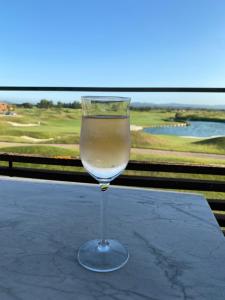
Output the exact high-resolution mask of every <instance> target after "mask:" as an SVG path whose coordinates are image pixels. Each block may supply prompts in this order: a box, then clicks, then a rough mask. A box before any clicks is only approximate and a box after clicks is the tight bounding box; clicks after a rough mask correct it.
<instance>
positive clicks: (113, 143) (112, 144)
mask: <svg viewBox="0 0 225 300" xmlns="http://www.w3.org/2000/svg"><path fill="white" fill-rule="evenodd" d="M129 153H130V124H129V118H128V117H126V116H91V117H83V118H82V126H81V136H80V155H81V160H82V163H83V166H84V167H85V168H86V170H87V171H88V172H89V173H90V174H91V175H93V176H94V177H95V178H96V179H109V181H110V180H112V179H113V178H115V177H116V176H118V175H119V174H120V173H121V172H122V171H123V170H124V169H125V167H126V165H127V163H128V160H129Z"/></svg>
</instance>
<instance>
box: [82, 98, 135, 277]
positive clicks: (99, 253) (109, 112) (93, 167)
mask: <svg viewBox="0 0 225 300" xmlns="http://www.w3.org/2000/svg"><path fill="white" fill-rule="evenodd" d="M81 102H82V124H81V135H80V156H81V160H82V163H83V166H84V168H85V169H86V170H87V171H88V173H89V174H90V175H91V176H93V177H94V178H95V179H96V180H97V181H98V182H99V184H100V189H101V191H102V196H103V198H102V204H101V227H102V228H101V237H100V239H96V240H91V241H88V242H86V243H85V244H84V245H82V246H81V247H80V249H79V252H78V261H79V263H80V264H81V265H82V266H84V267H85V268H87V269H89V270H92V271H97V272H109V271H114V270H117V269H119V268H121V267H122V266H124V265H125V263H126V262H127V260H128V258H129V254H128V251H127V249H126V248H125V247H124V246H123V245H121V244H120V243H119V242H118V241H116V240H111V239H107V237H105V221H104V220H105V218H106V217H107V216H105V213H104V211H105V205H106V198H105V197H104V196H105V192H106V190H107V189H108V187H109V184H110V182H111V181H112V180H113V179H114V178H116V177H117V176H118V175H119V174H120V173H121V172H122V171H123V170H124V169H125V168H126V165H127V163H128V161H129V154H130V122H129V104H130V98H125V97H94V96H93V97H92V96H88V97H82V99H81Z"/></svg>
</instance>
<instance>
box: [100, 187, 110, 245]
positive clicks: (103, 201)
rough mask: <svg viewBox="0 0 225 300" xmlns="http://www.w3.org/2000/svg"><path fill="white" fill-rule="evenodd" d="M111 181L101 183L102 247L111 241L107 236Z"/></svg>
mask: <svg viewBox="0 0 225 300" xmlns="http://www.w3.org/2000/svg"><path fill="white" fill-rule="evenodd" d="M108 188H109V183H100V189H101V194H102V197H101V215H100V232H101V236H100V238H101V240H100V243H99V245H100V246H101V247H105V246H108V244H109V242H108V241H107V239H106V236H107V212H106V210H107V204H108V192H107V190H108Z"/></svg>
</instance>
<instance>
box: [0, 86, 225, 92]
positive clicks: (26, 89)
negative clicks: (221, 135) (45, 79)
mask: <svg viewBox="0 0 225 300" xmlns="http://www.w3.org/2000/svg"><path fill="white" fill-rule="evenodd" d="M0 91H12V92H13V91H18V92H19V91H24V92H29V91H33V92H35V91H36V92H132V93H134V92H139V93H146V92H160V93H225V88H222V87H84V86H83V87H69V86H67V87H59V86H49V87H47V86H0Z"/></svg>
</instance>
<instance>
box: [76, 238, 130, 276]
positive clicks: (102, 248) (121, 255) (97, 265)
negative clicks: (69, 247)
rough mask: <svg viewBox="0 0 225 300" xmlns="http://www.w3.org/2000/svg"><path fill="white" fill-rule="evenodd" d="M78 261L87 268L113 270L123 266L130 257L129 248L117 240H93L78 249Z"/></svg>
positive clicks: (99, 270)
mask: <svg viewBox="0 0 225 300" xmlns="http://www.w3.org/2000/svg"><path fill="white" fill-rule="evenodd" d="M77 258H78V262H79V263H80V264H81V265H82V266H83V267H84V268H86V269H88V270H91V271H95V272H111V271H115V270H118V269H120V268H122V267H123V266H124V265H125V264H126V263H127V261H128V259H129V253H128V251H127V249H126V248H125V247H124V246H123V245H121V244H120V243H119V242H118V241H116V240H107V241H106V243H104V244H103V245H102V244H100V240H91V241H88V242H86V243H85V244H83V245H82V246H81V247H80V249H79V251H78V255H77Z"/></svg>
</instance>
